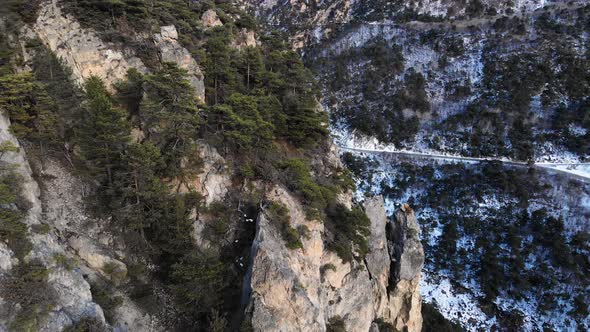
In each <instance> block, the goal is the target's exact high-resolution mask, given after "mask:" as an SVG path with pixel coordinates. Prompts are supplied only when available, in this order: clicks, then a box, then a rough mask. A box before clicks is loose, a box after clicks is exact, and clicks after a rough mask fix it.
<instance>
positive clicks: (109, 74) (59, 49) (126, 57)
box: [33, 0, 147, 86]
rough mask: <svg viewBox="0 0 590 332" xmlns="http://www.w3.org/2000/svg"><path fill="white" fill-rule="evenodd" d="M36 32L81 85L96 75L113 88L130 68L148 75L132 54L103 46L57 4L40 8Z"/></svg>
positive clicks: (139, 61)
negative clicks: (113, 84)
mask: <svg viewBox="0 0 590 332" xmlns="http://www.w3.org/2000/svg"><path fill="white" fill-rule="evenodd" d="M33 30H34V31H35V33H36V34H37V36H38V37H39V39H41V41H42V42H43V43H44V44H45V45H46V46H47V47H48V48H49V49H50V50H51V51H53V52H54V53H55V54H56V55H57V56H58V57H59V58H61V59H62V60H63V61H64V62H65V64H66V65H67V66H68V67H69V68H71V69H72V74H73V76H74V79H75V80H76V81H77V82H78V83H80V84H82V83H83V82H84V80H85V79H87V78H88V77H90V76H92V75H94V76H98V77H100V78H101V79H103V80H104V81H105V83H106V85H107V86H111V85H112V83H114V82H116V81H117V80H120V79H123V78H124V77H125V75H127V71H128V70H129V69H131V68H135V69H137V70H139V71H140V72H143V73H145V72H147V68H146V66H145V65H144V64H143V62H142V61H141V59H139V58H138V57H136V56H134V55H133V53H132V52H131V51H130V50H127V49H124V48H120V47H116V46H115V45H113V44H108V43H105V42H103V41H102V40H101V39H100V37H99V36H98V35H97V34H96V33H94V32H93V31H90V30H87V29H83V28H82V27H81V26H80V23H78V22H77V21H76V20H75V19H74V18H73V17H70V16H68V15H65V14H64V13H63V12H62V10H61V9H60V8H59V6H58V5H57V0H50V1H46V2H44V3H43V4H41V6H40V10H39V16H38V18H37V22H36V23H35V25H34V26H33Z"/></svg>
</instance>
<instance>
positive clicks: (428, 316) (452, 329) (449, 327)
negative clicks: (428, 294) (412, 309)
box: [422, 302, 463, 332]
mask: <svg viewBox="0 0 590 332" xmlns="http://www.w3.org/2000/svg"><path fill="white" fill-rule="evenodd" d="M422 319H423V323H422V331H424V332H438V331H448V332H461V331H463V329H462V328H461V326H460V325H459V324H457V323H454V322H451V321H449V320H447V319H445V318H444V316H443V315H441V313H440V312H438V310H437V309H436V307H435V306H434V305H432V304H430V303H426V302H422Z"/></svg>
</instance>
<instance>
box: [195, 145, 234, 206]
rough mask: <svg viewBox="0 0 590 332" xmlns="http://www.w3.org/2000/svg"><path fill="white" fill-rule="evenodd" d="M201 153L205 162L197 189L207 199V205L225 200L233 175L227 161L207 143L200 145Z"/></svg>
mask: <svg viewBox="0 0 590 332" xmlns="http://www.w3.org/2000/svg"><path fill="white" fill-rule="evenodd" d="M199 153H200V157H201V160H202V162H203V167H202V171H201V173H200V174H199V175H198V181H197V183H196V184H195V187H196V188H195V189H196V190H197V191H199V192H200V193H202V195H203V196H204V197H205V204H207V205H209V204H211V203H212V202H214V201H220V200H222V199H223V198H224V196H225V194H226V193H227V191H228V189H229V185H230V183H231V173H230V171H229V170H228V169H227V165H226V162H225V159H224V158H223V157H222V156H221V155H220V154H219V153H218V152H217V150H216V149H215V148H214V147H212V146H210V145H208V144H205V143H202V144H199Z"/></svg>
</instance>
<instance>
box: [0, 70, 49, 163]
mask: <svg viewBox="0 0 590 332" xmlns="http://www.w3.org/2000/svg"><path fill="white" fill-rule="evenodd" d="M0 109H4V110H6V111H7V112H8V115H9V117H10V119H11V121H12V124H11V126H10V130H11V131H12V132H13V133H14V135H15V136H17V137H19V138H26V139H30V140H32V141H34V142H36V143H38V144H39V146H40V148H41V153H42V154H44V152H45V146H46V145H47V143H51V142H55V141H56V140H57V132H56V129H55V128H56V126H57V118H56V115H55V109H56V105H55V103H54V101H53V99H52V98H50V97H49V95H48V94H47V91H46V90H45V86H44V85H43V84H41V83H39V82H37V81H36V80H35V78H34V76H33V75H32V74H31V73H21V74H14V75H4V76H2V77H0Z"/></svg>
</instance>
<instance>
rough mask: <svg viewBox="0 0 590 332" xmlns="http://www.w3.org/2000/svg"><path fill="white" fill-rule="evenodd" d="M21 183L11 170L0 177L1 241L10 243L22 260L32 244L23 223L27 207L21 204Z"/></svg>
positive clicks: (19, 178) (10, 246) (9, 245)
mask: <svg viewBox="0 0 590 332" xmlns="http://www.w3.org/2000/svg"><path fill="white" fill-rule="evenodd" d="M20 183H21V177H20V176H18V175H17V174H16V173H14V172H12V171H10V170H8V171H5V172H3V174H1V175H0V220H2V222H1V223H0V239H2V240H3V241H6V242H7V243H8V247H9V248H10V249H11V250H12V251H13V252H14V253H15V255H16V257H18V258H20V259H22V258H24V257H25V256H26V255H27V254H28V253H29V251H30V250H31V248H32V244H31V242H30V241H29V239H28V237H27V234H28V227H27V225H25V224H24V223H23V222H22V219H23V218H24V216H25V213H26V210H27V207H26V206H23V203H19V201H22V198H21V197H20V190H21V189H20ZM19 204H20V205H21V206H20V207H19Z"/></svg>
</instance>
